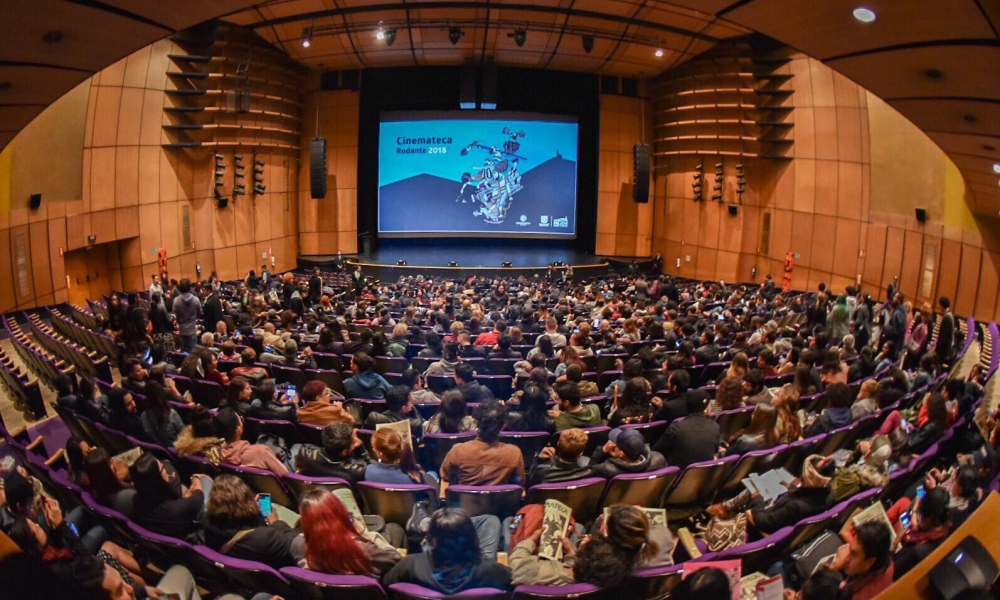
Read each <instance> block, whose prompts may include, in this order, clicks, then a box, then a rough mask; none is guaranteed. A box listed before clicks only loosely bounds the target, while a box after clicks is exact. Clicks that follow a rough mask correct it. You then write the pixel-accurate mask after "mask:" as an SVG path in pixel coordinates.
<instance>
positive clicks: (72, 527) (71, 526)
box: [69, 523, 80, 537]
mask: <svg viewBox="0 0 1000 600" xmlns="http://www.w3.org/2000/svg"><path fill="white" fill-rule="evenodd" d="M69 529H70V531H72V532H73V535H75V536H77V537H79V536H80V532H79V531H77V529H76V525H75V524H73V523H70V524H69Z"/></svg>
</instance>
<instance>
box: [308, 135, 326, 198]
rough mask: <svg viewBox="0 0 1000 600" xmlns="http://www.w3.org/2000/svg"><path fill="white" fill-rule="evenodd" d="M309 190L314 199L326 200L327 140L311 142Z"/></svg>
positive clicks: (314, 139) (320, 139)
mask: <svg viewBox="0 0 1000 600" xmlns="http://www.w3.org/2000/svg"><path fill="white" fill-rule="evenodd" d="M309 188H310V190H311V191H312V197H313V198H326V138H313V139H312V140H311V141H310V142H309Z"/></svg>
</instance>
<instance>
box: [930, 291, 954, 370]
mask: <svg viewBox="0 0 1000 600" xmlns="http://www.w3.org/2000/svg"><path fill="white" fill-rule="evenodd" d="M938 304H939V305H941V309H942V310H944V314H942V315H941V327H940V329H938V337H937V344H936V345H935V346H934V354H935V355H936V356H937V358H938V365H939V366H940V367H941V368H942V369H944V368H945V367H946V366H950V365H951V359H952V355H953V354H954V350H955V315H953V314H952V312H951V300H949V299H948V296H941V298H939V299H938Z"/></svg>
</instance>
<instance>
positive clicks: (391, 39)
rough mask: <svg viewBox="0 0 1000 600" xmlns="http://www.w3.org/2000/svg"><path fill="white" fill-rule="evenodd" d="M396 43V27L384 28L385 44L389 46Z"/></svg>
mask: <svg viewBox="0 0 1000 600" xmlns="http://www.w3.org/2000/svg"><path fill="white" fill-rule="evenodd" d="M394 43H396V29H395V28H390V29H386V30H385V45H386V46H391V45H393V44H394Z"/></svg>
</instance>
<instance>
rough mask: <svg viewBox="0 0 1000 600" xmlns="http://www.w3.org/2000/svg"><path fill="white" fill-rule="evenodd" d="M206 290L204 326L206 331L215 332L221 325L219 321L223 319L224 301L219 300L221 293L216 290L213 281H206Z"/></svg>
mask: <svg viewBox="0 0 1000 600" xmlns="http://www.w3.org/2000/svg"><path fill="white" fill-rule="evenodd" d="M202 289H204V290H205V294H206V295H205V302H204V304H203V305H202V311H203V313H204V316H205V319H204V327H205V331H210V332H214V331H215V330H216V328H217V327H218V325H219V321H222V319H223V313H222V301H221V300H219V293H218V292H216V291H215V287H214V286H213V285H212V284H211V283H206V284H205V286H204V288H202Z"/></svg>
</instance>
